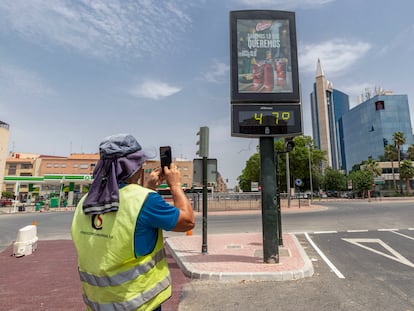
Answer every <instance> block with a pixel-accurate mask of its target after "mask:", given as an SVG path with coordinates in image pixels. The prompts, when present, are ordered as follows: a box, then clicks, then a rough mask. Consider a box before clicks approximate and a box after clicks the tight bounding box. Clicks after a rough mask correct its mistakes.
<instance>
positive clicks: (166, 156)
mask: <svg viewBox="0 0 414 311" xmlns="http://www.w3.org/2000/svg"><path fill="white" fill-rule="evenodd" d="M160 160H161V169H162V172H163V173H164V166H168V168H170V165H171V147H170V146H161V147H160Z"/></svg>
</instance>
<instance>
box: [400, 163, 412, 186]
mask: <svg viewBox="0 0 414 311" xmlns="http://www.w3.org/2000/svg"><path fill="white" fill-rule="evenodd" d="M400 177H401V178H402V179H405V184H406V189H407V192H408V191H410V190H411V187H410V179H411V178H413V177H414V167H413V163H412V161H411V160H403V161H402V162H401V169H400Z"/></svg>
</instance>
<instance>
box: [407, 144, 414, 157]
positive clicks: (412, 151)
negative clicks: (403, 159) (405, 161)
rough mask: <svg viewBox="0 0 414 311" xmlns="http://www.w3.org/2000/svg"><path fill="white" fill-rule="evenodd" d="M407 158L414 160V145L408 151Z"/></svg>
mask: <svg viewBox="0 0 414 311" xmlns="http://www.w3.org/2000/svg"><path fill="white" fill-rule="evenodd" d="M407 156H408V158H409V159H410V160H414V145H411V146H410V147H408V149H407Z"/></svg>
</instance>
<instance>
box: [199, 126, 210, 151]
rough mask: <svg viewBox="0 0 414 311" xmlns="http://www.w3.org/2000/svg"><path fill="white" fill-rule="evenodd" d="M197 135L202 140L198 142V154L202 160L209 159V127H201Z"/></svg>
mask: <svg viewBox="0 0 414 311" xmlns="http://www.w3.org/2000/svg"><path fill="white" fill-rule="evenodd" d="M197 135H199V136H200V138H199V140H198V141H197V145H198V150H197V152H196V154H197V155H198V156H200V157H202V158H203V157H206V158H208V127H207V126H202V127H200V130H199V131H198V133H197Z"/></svg>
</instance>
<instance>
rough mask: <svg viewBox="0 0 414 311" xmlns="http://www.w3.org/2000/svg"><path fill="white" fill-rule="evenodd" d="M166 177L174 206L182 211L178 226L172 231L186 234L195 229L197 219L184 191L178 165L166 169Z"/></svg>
mask: <svg viewBox="0 0 414 311" xmlns="http://www.w3.org/2000/svg"><path fill="white" fill-rule="evenodd" d="M164 175H165V179H166V181H167V184H168V186H169V187H170V191H171V195H172V197H173V200H174V206H175V207H177V208H178V209H179V210H180V215H179V217H178V221H177V224H176V225H175V227H174V228H173V229H172V231H176V232H186V231H189V230H191V229H193V228H194V226H195V219H194V211H193V207H192V206H191V203H190V200H188V198H187V196H186V194H185V193H184V190H183V189H182V187H181V174H180V171H179V170H178V169H177V166H176V165H171V168H170V169H169V168H168V167H164Z"/></svg>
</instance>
